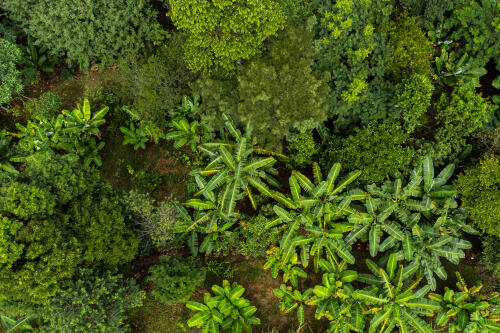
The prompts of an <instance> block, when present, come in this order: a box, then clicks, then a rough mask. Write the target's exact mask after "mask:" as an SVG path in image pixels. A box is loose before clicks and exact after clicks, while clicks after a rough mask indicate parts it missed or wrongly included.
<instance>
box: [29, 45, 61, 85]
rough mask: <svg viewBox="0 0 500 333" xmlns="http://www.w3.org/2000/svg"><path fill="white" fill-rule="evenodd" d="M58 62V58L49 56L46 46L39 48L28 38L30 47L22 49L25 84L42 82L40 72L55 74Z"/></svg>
mask: <svg viewBox="0 0 500 333" xmlns="http://www.w3.org/2000/svg"><path fill="white" fill-rule="evenodd" d="M57 62H58V59H57V58H56V57H52V56H50V55H49V54H48V48H47V47H46V46H42V47H37V46H36V45H35V44H34V43H33V39H32V38H31V36H28V45H26V46H23V47H22V55H21V64H22V65H24V68H23V69H22V73H23V75H24V79H25V83H32V84H34V83H37V82H38V81H39V80H40V71H42V72H45V73H52V72H54V66H55V64H56V63H57Z"/></svg>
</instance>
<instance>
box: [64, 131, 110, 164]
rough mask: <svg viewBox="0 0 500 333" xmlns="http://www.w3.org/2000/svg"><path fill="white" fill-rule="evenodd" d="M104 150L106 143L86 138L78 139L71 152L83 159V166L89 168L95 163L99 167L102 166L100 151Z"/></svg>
mask: <svg viewBox="0 0 500 333" xmlns="http://www.w3.org/2000/svg"><path fill="white" fill-rule="evenodd" d="M102 148H104V141H99V143H97V141H96V140H95V138H92V137H86V138H84V139H81V140H78V139H76V140H75V141H74V144H73V148H72V149H71V152H73V153H75V154H76V155H78V156H80V157H82V158H83V164H84V165H86V166H89V165H90V164H91V163H94V164H95V165H97V166H101V165H102V161H101V157H100V156H99V151H100V150H102Z"/></svg>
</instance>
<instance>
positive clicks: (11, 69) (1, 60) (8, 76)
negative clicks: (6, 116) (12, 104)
mask: <svg viewBox="0 0 500 333" xmlns="http://www.w3.org/2000/svg"><path fill="white" fill-rule="evenodd" d="M20 60H21V51H20V50H19V48H17V46H16V45H15V44H13V43H11V42H9V41H8V40H6V39H3V38H0V105H1V104H4V103H7V102H9V101H10V100H11V98H12V95H15V94H18V93H20V92H21V91H22V89H23V85H22V84H21V75H20V73H19V71H18V70H17V69H16V64H17V63H18V62H19V61H20Z"/></svg>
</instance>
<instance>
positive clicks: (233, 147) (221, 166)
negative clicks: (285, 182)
mask: <svg viewBox="0 0 500 333" xmlns="http://www.w3.org/2000/svg"><path fill="white" fill-rule="evenodd" d="M223 118H224V120H225V125H226V128H227V130H228V131H229V133H230V134H231V135H232V137H233V139H234V140H235V141H236V143H235V144H233V143H220V142H213V143H205V144H203V145H201V146H200V147H199V149H200V150H201V151H202V152H204V153H205V154H207V155H208V156H209V157H210V158H211V161H210V162H209V163H208V165H207V166H206V167H205V168H204V169H196V170H193V171H192V172H191V175H194V176H195V177H197V179H198V180H203V182H205V183H206V185H205V186H204V187H203V188H201V189H200V191H198V193H196V194H195V196H200V195H202V194H203V193H206V192H213V193H216V192H218V193H219V195H218V196H217V197H218V204H219V205H220V207H221V209H223V210H224V211H225V212H226V214H227V215H228V216H231V215H232V214H233V212H234V211H235V207H236V202H237V201H239V200H241V199H243V198H245V197H248V198H249V200H250V203H251V204H252V207H253V208H254V209H255V210H256V209H257V205H256V202H255V199H254V196H253V194H252V190H251V188H252V187H253V188H255V189H257V191H259V192H260V193H261V194H263V195H265V196H268V197H272V193H271V190H270V189H269V187H268V185H266V182H267V183H268V184H270V185H272V186H275V187H278V186H279V183H278V181H277V180H276V179H275V178H274V177H273V176H272V175H276V174H277V170H276V169H274V168H273V167H272V166H273V165H274V163H275V162H276V160H275V159H274V158H273V157H266V158H261V157H257V156H256V154H257V149H256V140H255V138H252V137H251V126H250V123H247V128H246V132H245V135H243V134H241V132H240V131H239V130H238V129H237V128H236V127H235V126H234V124H233V122H232V121H231V120H230V119H229V118H228V117H227V116H226V115H223ZM205 177H206V179H205ZM198 183H200V181H198Z"/></svg>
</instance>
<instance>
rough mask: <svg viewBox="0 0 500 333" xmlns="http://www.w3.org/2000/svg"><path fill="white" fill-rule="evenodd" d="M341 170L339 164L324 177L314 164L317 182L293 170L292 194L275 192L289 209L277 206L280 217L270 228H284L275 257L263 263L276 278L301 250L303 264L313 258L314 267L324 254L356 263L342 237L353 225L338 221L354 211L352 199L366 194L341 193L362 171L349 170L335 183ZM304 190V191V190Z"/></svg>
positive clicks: (276, 211) (355, 192)
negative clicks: (324, 178) (323, 178)
mask: <svg viewBox="0 0 500 333" xmlns="http://www.w3.org/2000/svg"><path fill="white" fill-rule="evenodd" d="M339 172H340V164H339V163H336V164H334V165H333V166H332V167H331V169H330V171H329V173H328V176H327V177H326V180H322V176H321V171H320V168H319V165H318V164H317V163H313V173H314V183H313V182H311V181H310V180H309V179H308V178H307V177H306V176H304V175H303V174H302V173H300V172H298V171H295V170H294V171H293V172H292V175H291V176H290V178H289V183H290V191H291V197H289V196H286V195H283V194H281V193H279V192H274V198H275V199H276V200H277V201H278V202H280V203H281V204H282V205H284V206H286V207H287V208H288V210H287V209H284V208H282V207H281V206H280V205H275V206H274V211H275V213H276V214H277V215H278V218H277V219H275V220H274V221H271V222H270V223H269V224H268V225H267V228H270V227H273V226H276V225H282V226H281V227H280V229H283V230H285V233H284V234H283V237H282V239H281V241H280V246H279V250H278V253H277V254H276V256H275V257H276V258H275V259H274V260H270V261H268V262H267V263H266V265H265V266H264V267H265V268H271V269H272V274H273V276H274V277H276V276H277V275H278V272H279V270H280V269H283V268H284V267H285V266H286V265H287V264H288V263H289V262H290V260H292V258H294V257H295V256H297V248H298V249H299V250H300V262H301V264H302V265H303V266H304V267H307V266H308V264H309V257H310V256H312V257H314V268H315V270H317V269H318V268H319V263H320V259H321V258H322V256H323V255H324V253H327V254H329V255H330V256H331V257H332V258H335V257H336V255H338V256H339V257H340V258H342V259H343V260H345V261H347V262H348V263H351V264H352V263H354V257H353V255H352V254H351V253H350V251H349V249H348V247H347V245H346V244H345V242H344V241H343V239H342V236H343V233H344V232H347V231H350V230H351V229H352V227H351V226H350V225H348V224H347V223H345V222H338V221H337V220H339V219H342V218H343V217H344V216H345V215H347V214H349V213H350V212H352V211H353V210H352V209H351V208H350V206H349V205H350V203H351V201H354V200H359V199H363V198H364V193H363V192H362V191H361V193H360V192H358V191H356V190H353V191H351V192H347V193H342V191H343V190H345V188H346V187H347V186H348V185H349V184H350V183H352V182H353V181H354V180H355V179H356V178H357V177H358V176H359V175H360V172H359V171H353V172H351V173H349V174H348V175H347V176H346V177H345V178H344V179H343V180H341V181H340V182H338V183H337V184H335V181H336V179H337V176H338V175H339ZM302 190H304V192H305V193H303V194H302V193H301V192H302Z"/></svg>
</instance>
